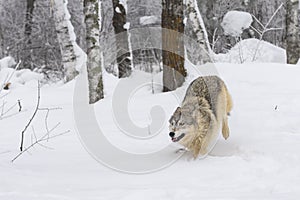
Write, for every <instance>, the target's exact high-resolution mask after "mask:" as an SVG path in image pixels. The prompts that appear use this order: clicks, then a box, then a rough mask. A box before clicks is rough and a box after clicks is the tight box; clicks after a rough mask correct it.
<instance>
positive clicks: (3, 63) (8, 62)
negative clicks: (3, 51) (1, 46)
mask: <svg viewBox="0 0 300 200" xmlns="http://www.w3.org/2000/svg"><path fill="white" fill-rule="evenodd" d="M16 64H17V63H16V62H15V60H14V58H13V57H11V56H7V57H4V58H2V59H0V70H1V69H4V68H8V67H14V66H15V65H16Z"/></svg>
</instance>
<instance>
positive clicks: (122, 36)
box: [112, 0, 131, 78]
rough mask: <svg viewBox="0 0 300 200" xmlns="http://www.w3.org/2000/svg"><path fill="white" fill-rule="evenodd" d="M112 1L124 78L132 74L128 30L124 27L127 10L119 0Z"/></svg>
mask: <svg viewBox="0 0 300 200" xmlns="http://www.w3.org/2000/svg"><path fill="white" fill-rule="evenodd" d="M112 3H113V9H114V15H113V19H112V21H113V22H112V24H113V27H114V31H115V35H116V46H117V64H118V70H119V78H124V77H128V76H130V74H131V58H130V51H129V44H128V32H127V29H125V28H124V25H125V24H126V10H125V8H124V6H123V4H121V3H120V1H119V0H112Z"/></svg>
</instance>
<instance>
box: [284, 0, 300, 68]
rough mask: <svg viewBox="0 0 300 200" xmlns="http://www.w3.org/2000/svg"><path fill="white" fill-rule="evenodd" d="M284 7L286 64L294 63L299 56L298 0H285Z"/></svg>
mask: <svg viewBox="0 0 300 200" xmlns="http://www.w3.org/2000/svg"><path fill="white" fill-rule="evenodd" d="M286 3H287V4H286V5H287V9H286V34H287V36H286V57H287V63H288V64H296V63H297V62H298V60H299V56H300V45H299V22H298V8H299V0H287V2H286Z"/></svg>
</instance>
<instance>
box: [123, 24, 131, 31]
mask: <svg viewBox="0 0 300 200" xmlns="http://www.w3.org/2000/svg"><path fill="white" fill-rule="evenodd" d="M123 28H124V29H127V30H129V28H130V22H126V23H125V24H124V26H123Z"/></svg>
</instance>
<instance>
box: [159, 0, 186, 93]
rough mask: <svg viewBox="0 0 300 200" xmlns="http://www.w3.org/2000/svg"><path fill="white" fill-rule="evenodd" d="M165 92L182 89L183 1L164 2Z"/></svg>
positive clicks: (163, 59)
mask: <svg viewBox="0 0 300 200" xmlns="http://www.w3.org/2000/svg"><path fill="white" fill-rule="evenodd" d="M161 20H162V28H163V30H162V49H163V51H162V61H163V92H167V91H172V90H175V89H176V88H178V87H180V86H181V85H182V84H183V82H184V80H185V77H186V70H185V68H184V60H185V59H184V40H183V34H184V24H183V0H162V17H161Z"/></svg>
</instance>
